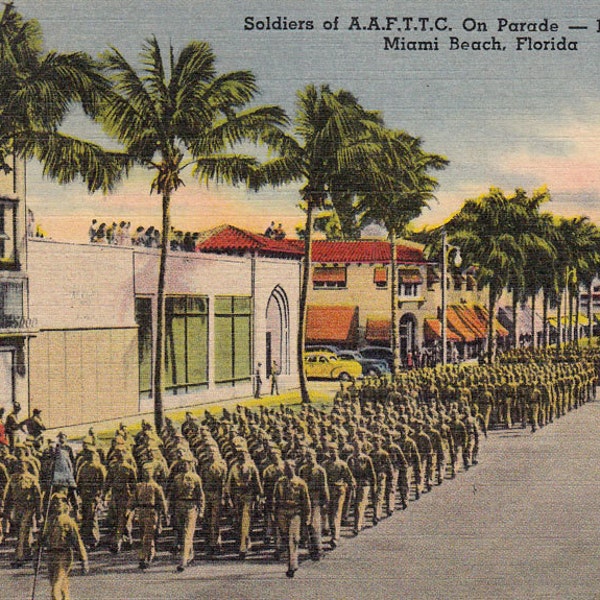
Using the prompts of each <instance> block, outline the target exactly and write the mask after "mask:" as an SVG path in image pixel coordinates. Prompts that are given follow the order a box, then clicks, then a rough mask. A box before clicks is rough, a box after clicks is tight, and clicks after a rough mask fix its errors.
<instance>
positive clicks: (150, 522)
mask: <svg viewBox="0 0 600 600" xmlns="http://www.w3.org/2000/svg"><path fill="white" fill-rule="evenodd" d="M599 365H600V353H599V352H598V351H593V350H589V351H586V352H584V353H582V354H581V355H578V356H570V357H566V358H565V357H562V358H561V359H557V357H555V356H554V355H551V354H545V353H543V352H539V353H535V354H525V353H523V354H518V353H514V354H511V353H507V354H506V355H505V356H504V357H503V361H502V362H499V363H496V364H494V365H489V366H472V367H466V366H456V365H453V366H448V367H446V368H439V367H438V368H425V369H420V370H413V371H410V372H407V373H404V374H402V375H401V376H400V378H399V379H398V381H397V382H396V383H395V384H392V383H390V382H389V381H388V380H387V379H369V378H367V379H365V380H363V381H361V382H351V383H350V384H349V385H348V386H343V387H341V389H340V391H339V392H338V393H337V394H336V396H335V398H334V399H333V403H332V405H331V406H329V407H328V408H327V409H325V408H317V407H316V406H314V405H307V406H302V407H300V409H299V410H294V409H293V408H291V407H285V406H283V405H281V406H279V407H277V408H268V407H265V406H262V407H260V408H259V409H258V410H255V411H251V410H249V409H245V408H242V407H241V406H238V407H236V409H235V410H233V411H228V410H223V413H222V415H220V416H219V417H216V416H213V415H211V414H210V413H208V412H205V413H204V416H203V418H201V419H199V418H196V417H194V416H193V415H192V414H191V413H188V414H187V415H186V418H185V421H184V422H183V424H182V425H181V428H179V429H178V428H176V427H175V425H174V424H173V423H172V422H171V421H170V420H168V419H167V422H166V426H165V428H164V430H163V431H162V433H161V435H158V434H157V433H156V432H155V431H154V429H153V427H152V426H151V425H150V424H149V423H146V422H143V423H142V428H141V430H140V431H139V433H137V434H136V435H135V436H132V435H131V434H130V432H129V431H128V429H127V428H126V427H125V426H121V427H119V429H118V430H117V431H116V432H115V435H114V438H113V439H112V441H111V443H110V447H109V448H108V449H107V451H106V452H104V450H103V448H101V447H100V445H99V444H98V441H97V440H96V438H95V435H94V434H93V431H92V430H90V432H89V435H88V436H86V437H85V438H84V439H83V443H82V448H81V450H80V452H78V453H77V454H76V455H74V454H73V452H72V450H71V449H70V448H69V446H68V444H67V443H66V439H65V436H61V437H60V438H59V440H58V444H57V445H58V446H59V447H60V449H61V456H63V457H66V458H65V460H68V461H69V462H71V463H72V473H73V477H74V483H73V485H70V484H69V483H68V481H67V483H66V485H65V486H64V489H61V490H60V494H62V495H61V497H60V498H59V499H57V500H56V501H55V502H54V504H53V503H52V502H51V501H50V490H51V489H52V485H53V481H54V479H53V473H52V471H53V462H54V457H55V454H56V450H55V449H54V448H53V447H52V446H48V448H44V449H36V448H35V447H34V446H32V445H28V444H20V443H17V442H15V444H14V448H13V449H11V448H10V447H9V446H8V445H6V444H0V515H1V516H2V521H1V525H2V528H1V529H0V542H2V541H4V540H6V537H7V536H12V537H13V538H14V539H15V555H14V561H13V564H14V566H20V565H22V564H23V563H24V562H25V561H26V560H28V559H29V558H31V555H32V548H33V546H32V541H33V532H34V531H35V529H38V530H40V531H42V524H43V520H44V519H43V515H44V514H45V512H47V514H48V515H49V516H48V522H50V521H51V520H52V522H53V523H54V522H63V521H64V527H63V529H64V530H65V531H67V530H69V528H70V530H72V531H73V533H71V534H69V535H68V536H67V538H68V539H66V538H65V539H64V540H62V542H61V541H58V542H53V544H54V545H53V546H49V547H52V548H53V552H55V551H56V552H57V555H58V554H60V550H61V549H62V550H65V554H66V548H67V547H68V548H70V549H71V550H69V556H72V554H73V552H78V553H79V555H80V557H81V560H82V561H83V562H84V563H85V564H86V565H87V554H86V553H87V552H90V551H94V550H95V549H96V548H98V545H99V543H100V542H101V535H100V534H101V531H102V532H103V531H107V532H108V533H107V536H106V539H108V540H109V544H110V549H111V551H112V552H114V553H120V552H122V551H123V549H129V548H130V547H131V545H132V544H133V541H134V535H133V534H134V531H136V532H139V533H138V535H137V536H136V539H138V540H139V541H138V559H139V567H140V569H142V570H146V569H147V568H148V567H149V566H150V565H151V564H152V562H153V560H154V558H155V555H156V552H157V543H162V539H163V538H166V533H167V532H169V533H170V535H171V540H172V543H171V550H172V552H173V554H174V555H175V556H176V557H177V570H178V571H184V570H185V569H186V568H187V567H188V565H189V564H190V563H191V562H192V561H193V560H194V558H195V555H196V553H197V551H198V550H200V549H201V550H202V553H203V555H205V556H208V557H212V556H217V555H221V554H225V553H228V552H230V551H231V546H232V545H233V546H234V549H235V550H234V551H235V554H236V555H237V557H238V558H239V559H240V560H243V559H245V558H246V557H247V555H248V554H249V553H251V552H252V551H253V547H254V548H256V549H258V550H259V551H261V552H264V551H268V552H272V554H273V556H274V557H275V558H276V559H279V558H280V557H283V556H285V557H286V559H287V565H288V568H287V572H286V574H287V575H288V577H293V576H294V573H295V571H296V570H297V568H298V553H299V549H301V548H303V547H306V548H307V553H308V555H309V557H310V558H312V559H313V560H319V559H320V558H321V557H322V554H323V550H324V548H325V547H326V546H328V547H329V548H330V549H335V548H336V547H337V545H338V544H339V542H340V538H341V534H342V532H343V531H344V530H345V528H347V529H346V530H347V531H348V532H351V533H352V534H354V535H359V534H360V532H361V531H362V530H363V529H364V528H365V527H366V525H367V522H368V521H370V523H371V524H372V526H376V525H377V524H378V523H379V522H380V521H381V519H384V518H386V517H388V516H390V515H391V514H393V513H394V511H395V510H397V509H401V510H403V509H406V508H407V507H408V505H409V501H411V500H417V499H418V498H419V497H420V496H421V494H423V493H427V492H429V491H431V490H432V489H433V488H434V486H435V485H441V484H442V483H443V482H444V481H445V479H446V478H453V477H455V476H456V475H457V473H459V472H460V471H464V470H467V469H469V468H471V467H472V466H474V465H476V464H477V461H478V451H479V443H480V433H482V434H483V435H484V436H486V435H487V433H488V431H489V430H490V429H494V428H510V427H513V426H515V425H517V426H519V427H526V426H527V425H529V426H530V427H531V429H532V431H535V430H536V429H537V428H539V427H543V426H545V425H547V424H548V423H551V422H552V421H553V420H554V419H556V418H559V417H560V416H562V415H563V414H565V413H566V412H567V411H569V410H572V409H575V408H578V407H579V406H581V405H582V404H583V403H585V402H587V401H588V400H590V399H591V398H592V397H593V395H594V393H595V388H596V384H597V380H598V370H599ZM75 485H76V493H75ZM62 496H64V498H63V497H62ZM54 505H56V507H55V506H54ZM65 506H67V508H66V509H65V508H64V507H65ZM45 509H46V510H45ZM48 511H49V512H48ZM61 515H63V516H61ZM51 517H52V519H51ZM67 517H68V518H69V519H71V521H69V526H67V524H66V523H67ZM57 519H58V520H57ZM136 526H137V530H136V529H134V528H135V527H136ZM75 530H76V531H77V533H76V534H75V533H74V532H75ZM49 535H50V532H49V533H48V535H46V536H45V539H46V540H49V539H51V536H50V537H48V536H49ZM78 536H79V537H80V539H81V542H82V544H81V545H80V544H79V541H78V539H79V537H78ZM47 543H49V542H47ZM59 562H60V561H59ZM61 564H62V567H61V568H60V569H58V570H57V569H54V571H53V572H56V573H58V574H56V581H59V580H60V581H61V582H62V583H56V582H54V583H53V585H54V584H55V585H56V586H57V588H56V589H59V588H60V589H63V588H61V586H63V587H64V585H65V583H64V578H65V577H66V576H65V573H67V574H68V571H69V570H70V568H71V565H70V563H69V562H68V561H66V562H65V561H62V562H61ZM59 571H60V573H59ZM61 578H62V579H61ZM57 593H58V592H57Z"/></svg>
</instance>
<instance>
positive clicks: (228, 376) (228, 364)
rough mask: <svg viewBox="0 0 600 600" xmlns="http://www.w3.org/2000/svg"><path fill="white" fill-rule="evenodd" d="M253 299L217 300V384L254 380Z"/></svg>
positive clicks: (244, 297)
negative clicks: (252, 376) (252, 378)
mask: <svg viewBox="0 0 600 600" xmlns="http://www.w3.org/2000/svg"><path fill="white" fill-rule="evenodd" d="M251 332H252V299H251V298H250V297H249V296H217V297H216V298H215V381H216V382H217V383H232V384H235V382H236V381H248V380H250V376H251V372H252V371H251V362H250V359H251V348H252V346H251V343H252V335H251Z"/></svg>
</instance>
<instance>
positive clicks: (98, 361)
mask: <svg viewBox="0 0 600 600" xmlns="http://www.w3.org/2000/svg"><path fill="white" fill-rule="evenodd" d="M225 230H228V228H224V230H220V231H218V232H213V234H214V235H223V231H225ZM23 234H24V232H23ZM211 237H212V235H209V236H208V237H207V239H206V240H205V243H206V244H207V245H209V243H210V238H211ZM27 243H28V247H27V254H28V261H27V263H28V264H27V267H28V268H27V272H26V274H25V271H17V273H21V276H20V279H19V278H17V279H18V281H23V284H22V287H23V290H27V295H26V296H25V292H23V300H22V304H20V305H19V306H20V310H21V312H23V314H24V315H25V316H24V317H23V318H24V319H26V321H25V320H24V321H19V324H21V325H23V324H24V323H29V324H31V323H34V324H35V329H31V330H27V331H17V332H15V331H11V333H12V336H8V334H9V331H8V330H7V331H4V337H3V338H2V339H3V343H4V346H3V348H6V350H5V352H6V355H4V354H3V353H2V352H3V351H0V357H3V358H4V360H5V363H6V366H5V369H4V370H5V371H6V373H5V379H4V382H3V384H2V385H3V386H4V393H5V395H4V399H3V401H2V402H1V403H0V405H3V406H5V407H6V408H9V406H10V404H11V401H12V402H14V401H18V402H19V403H20V404H21V405H22V406H23V407H24V408H26V410H25V411H24V412H25V413H31V411H32V410H33V408H39V409H41V410H42V415H43V418H44V421H45V423H46V425H47V426H49V427H61V426H69V425H75V424H83V423H93V422H97V421H101V420H106V419H115V418H122V417H126V416H132V415H136V414H141V413H147V412H151V411H152V409H153V400H152V377H153V361H154V358H155V356H156V330H155V318H156V309H157V299H156V292H157V281H158V261H159V250H158V249H151V248H139V247H132V246H129V247H125V246H113V245H106V244H74V243H63V242H55V241H51V240H46V239H36V238H30V239H29V240H27ZM9 275H10V274H7V275H5V277H4V279H0V285H3V284H2V282H3V281H6V282H13V280H14V279H15V277H14V275H13V276H9ZM0 289H2V288H0ZM7 289H8V288H7ZM298 295H299V260H298V254H297V253H295V252H286V253H278V252H276V251H270V250H268V249H267V250H265V249H262V248H258V247H255V248H245V249H242V250H238V251H236V252H231V253H228V254H224V253H216V252H214V251H211V250H210V249H209V248H208V247H207V248H205V249H204V250H203V251H202V252H171V253H170V255H169V257H168V264H167V281H166V310H165V313H166V314H165V317H166V318H165V334H166V335H165V338H166V344H165V354H164V358H163V363H164V375H163V381H164V385H165V393H164V399H163V403H164V406H165V408H166V409H170V408H176V407H183V406H191V405H198V404H202V403H206V402H213V401H217V400H223V399H230V398H236V397H245V396H249V395H251V394H252V393H253V391H254V385H255V376H256V373H257V370H258V371H259V372H260V374H261V377H262V378H263V380H266V378H267V377H268V375H269V373H270V370H271V367H272V366H273V365H274V364H275V363H276V365H277V367H276V368H277V369H278V371H279V372H280V375H279V377H280V379H279V380H280V384H281V385H283V386H284V387H285V386H286V385H291V382H292V381H295V380H296V379H297V372H296V334H297V313H298V310H297V307H298ZM14 296H15V293H14V292H13V296H10V295H9V294H8V293H7V295H6V300H5V311H4V314H5V317H4V318H5V319H7V318H8V317H7V315H12V316H11V318H14V319H16V318H17V316H18V314H20V313H19V312H18V311H17V308H10V307H11V306H12V305H16V300H15V299H14V298H13V297H14ZM11 303H12V304H11ZM25 308H27V312H26V313H25ZM8 311H12V313H11V312H8ZM10 361H12V362H10ZM264 389H266V384H265V387H264V388H263V390H264Z"/></svg>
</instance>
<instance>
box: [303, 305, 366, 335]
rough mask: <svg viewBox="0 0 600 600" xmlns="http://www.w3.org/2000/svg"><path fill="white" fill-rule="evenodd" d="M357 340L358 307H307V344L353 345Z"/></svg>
mask: <svg viewBox="0 0 600 600" xmlns="http://www.w3.org/2000/svg"><path fill="white" fill-rule="evenodd" d="M357 340H358V306H339V305H335V306H314V305H312V306H309V307H308V314H307V318H306V343H307V344H326V343H332V344H340V345H354V344H355V343H356V342H357Z"/></svg>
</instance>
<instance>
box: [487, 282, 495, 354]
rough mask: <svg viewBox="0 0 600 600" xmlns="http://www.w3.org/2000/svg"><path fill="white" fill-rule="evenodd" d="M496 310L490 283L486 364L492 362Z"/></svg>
mask: <svg viewBox="0 0 600 600" xmlns="http://www.w3.org/2000/svg"><path fill="white" fill-rule="evenodd" d="M495 310H496V292H495V290H494V286H493V285H492V284H490V290H489V302H488V332H487V333H488V341H487V343H488V347H487V360H488V364H490V365H491V364H492V357H493V355H494V311H495Z"/></svg>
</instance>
